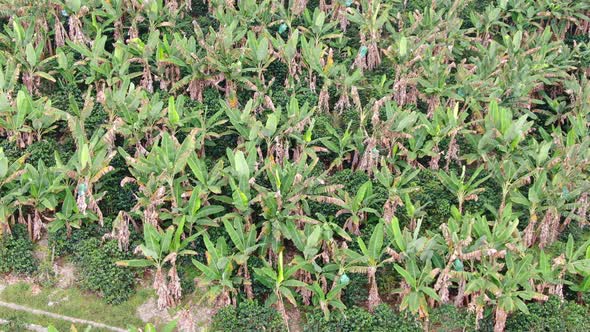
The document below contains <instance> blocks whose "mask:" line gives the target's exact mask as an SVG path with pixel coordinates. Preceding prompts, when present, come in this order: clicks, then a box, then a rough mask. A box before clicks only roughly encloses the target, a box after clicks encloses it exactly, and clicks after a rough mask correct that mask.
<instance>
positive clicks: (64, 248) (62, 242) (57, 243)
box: [47, 219, 110, 257]
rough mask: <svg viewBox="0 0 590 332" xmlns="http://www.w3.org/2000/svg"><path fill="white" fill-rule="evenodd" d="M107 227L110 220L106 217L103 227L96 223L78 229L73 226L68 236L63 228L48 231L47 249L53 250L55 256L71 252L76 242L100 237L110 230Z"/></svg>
mask: <svg viewBox="0 0 590 332" xmlns="http://www.w3.org/2000/svg"><path fill="white" fill-rule="evenodd" d="M109 227H110V220H108V219H107V220H105V226H104V227H101V226H100V225H98V224H90V225H85V226H84V227H81V228H79V229H75V228H74V229H72V232H71V234H70V236H69V237H68V235H67V231H66V229H65V228H61V229H59V230H57V231H55V232H49V234H48V236H47V238H48V243H49V249H50V250H54V253H55V256H57V257H60V256H65V255H69V254H72V253H73V252H74V249H75V248H76V245H77V244H78V243H80V242H82V241H84V240H87V239H90V238H93V237H96V238H100V237H102V236H103V235H104V234H105V233H107V232H109V231H110V228H109Z"/></svg>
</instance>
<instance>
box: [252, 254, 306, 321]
mask: <svg viewBox="0 0 590 332" xmlns="http://www.w3.org/2000/svg"><path fill="white" fill-rule="evenodd" d="M263 263H264V267H262V268H254V272H255V274H256V277H257V280H258V281H260V282H261V283H262V284H263V285H264V286H266V287H268V288H269V289H270V290H272V293H271V294H270V295H269V297H268V298H267V299H266V305H272V304H275V305H276V307H277V310H278V311H279V313H280V314H281V316H282V317H283V320H284V322H285V326H286V327H287V331H289V317H288V316H287V311H286V309H285V300H284V299H287V300H288V301H289V302H290V303H291V304H292V305H294V306H297V301H296V300H295V297H294V296H293V292H292V291H291V288H294V287H306V283H304V282H302V281H299V280H297V279H295V278H294V275H295V273H296V272H297V271H298V270H299V269H300V266H299V265H298V264H294V265H292V264H289V266H287V267H285V266H284V263H283V251H280V252H279V254H278V258H277V263H276V270H275V268H273V267H272V266H271V265H270V264H269V263H268V262H266V261H263Z"/></svg>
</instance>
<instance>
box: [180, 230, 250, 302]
mask: <svg viewBox="0 0 590 332" xmlns="http://www.w3.org/2000/svg"><path fill="white" fill-rule="evenodd" d="M203 242H204V243H205V247H206V248H207V252H206V253H205V254H206V257H207V264H206V265H205V264H203V263H201V262H200V261H198V260H196V259H193V260H192V261H193V264H194V265H195V266H196V267H197V269H199V271H201V277H200V278H201V280H200V282H202V284H204V285H206V286H207V287H208V288H207V292H206V293H205V294H204V296H208V297H209V301H210V302H213V303H214V305H215V306H216V307H224V306H227V305H230V304H233V305H234V306H235V305H236V303H237V293H238V290H237V287H236V286H237V285H238V284H239V283H240V278H238V277H237V276H236V275H235V274H234V265H233V260H234V259H233V256H232V255H231V253H230V251H229V248H228V246H227V243H226V242H225V238H224V237H223V236H220V237H219V238H218V239H217V243H216V244H213V242H211V240H210V239H209V235H207V233H203Z"/></svg>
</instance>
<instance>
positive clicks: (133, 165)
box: [118, 130, 195, 225]
mask: <svg viewBox="0 0 590 332" xmlns="http://www.w3.org/2000/svg"><path fill="white" fill-rule="evenodd" d="M194 132H195V131H194V130H193V132H191V133H190V134H189V135H188V136H187V137H186V138H185V139H184V141H183V142H182V144H180V143H178V141H177V140H176V138H175V137H174V136H172V135H170V134H169V133H168V132H162V133H161V135H160V136H161V137H160V139H159V140H158V142H156V143H155V144H154V145H153V146H152V148H151V150H150V151H149V153H148V154H147V155H146V156H145V157H144V156H139V157H138V158H134V157H131V156H130V155H129V154H128V153H127V151H125V150H124V149H123V148H121V147H119V149H118V151H119V154H121V156H123V158H125V161H126V162H127V164H128V165H129V166H130V168H129V171H130V172H131V175H132V176H133V178H127V179H124V180H123V181H125V183H126V182H136V183H137V185H138V186H139V191H140V193H141V194H142V195H141V196H140V197H139V199H138V204H137V205H136V206H135V207H134V210H139V209H143V215H144V218H145V222H147V223H151V224H152V225H157V223H158V219H159V206H160V205H161V204H162V203H163V202H164V201H165V200H166V199H169V200H170V203H171V206H172V208H178V206H179V201H178V196H177V195H175V194H174V193H175V188H178V186H177V183H178V182H179V181H181V179H180V178H179V177H178V176H179V175H182V174H183V172H184V168H185V166H186V164H187V163H188V159H189V157H190V155H191V153H193V151H194V147H195V137H194ZM122 184H124V183H122Z"/></svg>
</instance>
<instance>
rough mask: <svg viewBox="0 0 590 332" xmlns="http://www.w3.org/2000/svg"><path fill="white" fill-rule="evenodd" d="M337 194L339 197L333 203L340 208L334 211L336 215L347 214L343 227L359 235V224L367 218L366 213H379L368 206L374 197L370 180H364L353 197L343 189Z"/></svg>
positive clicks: (376, 214)
mask: <svg viewBox="0 0 590 332" xmlns="http://www.w3.org/2000/svg"><path fill="white" fill-rule="evenodd" d="M339 196H340V197H341V198H339V199H336V200H334V203H336V205H337V206H338V207H340V210H338V212H336V217H338V216H340V215H343V214H344V215H346V214H349V215H350V216H349V217H348V218H347V219H346V223H345V225H344V229H346V230H348V231H349V232H350V233H352V234H355V235H360V225H361V223H363V222H364V221H366V220H367V218H368V215H369V214H372V215H375V216H378V215H379V212H378V211H377V210H375V209H373V208H371V207H370V205H371V204H372V203H373V202H374V201H375V197H376V196H375V194H374V193H373V184H372V183H371V181H370V180H369V181H367V182H365V183H364V184H363V185H362V186H361V187H360V188H359V190H358V192H357V193H356V195H355V196H354V197H351V196H350V194H349V193H348V192H346V191H343V190H340V191H339Z"/></svg>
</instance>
